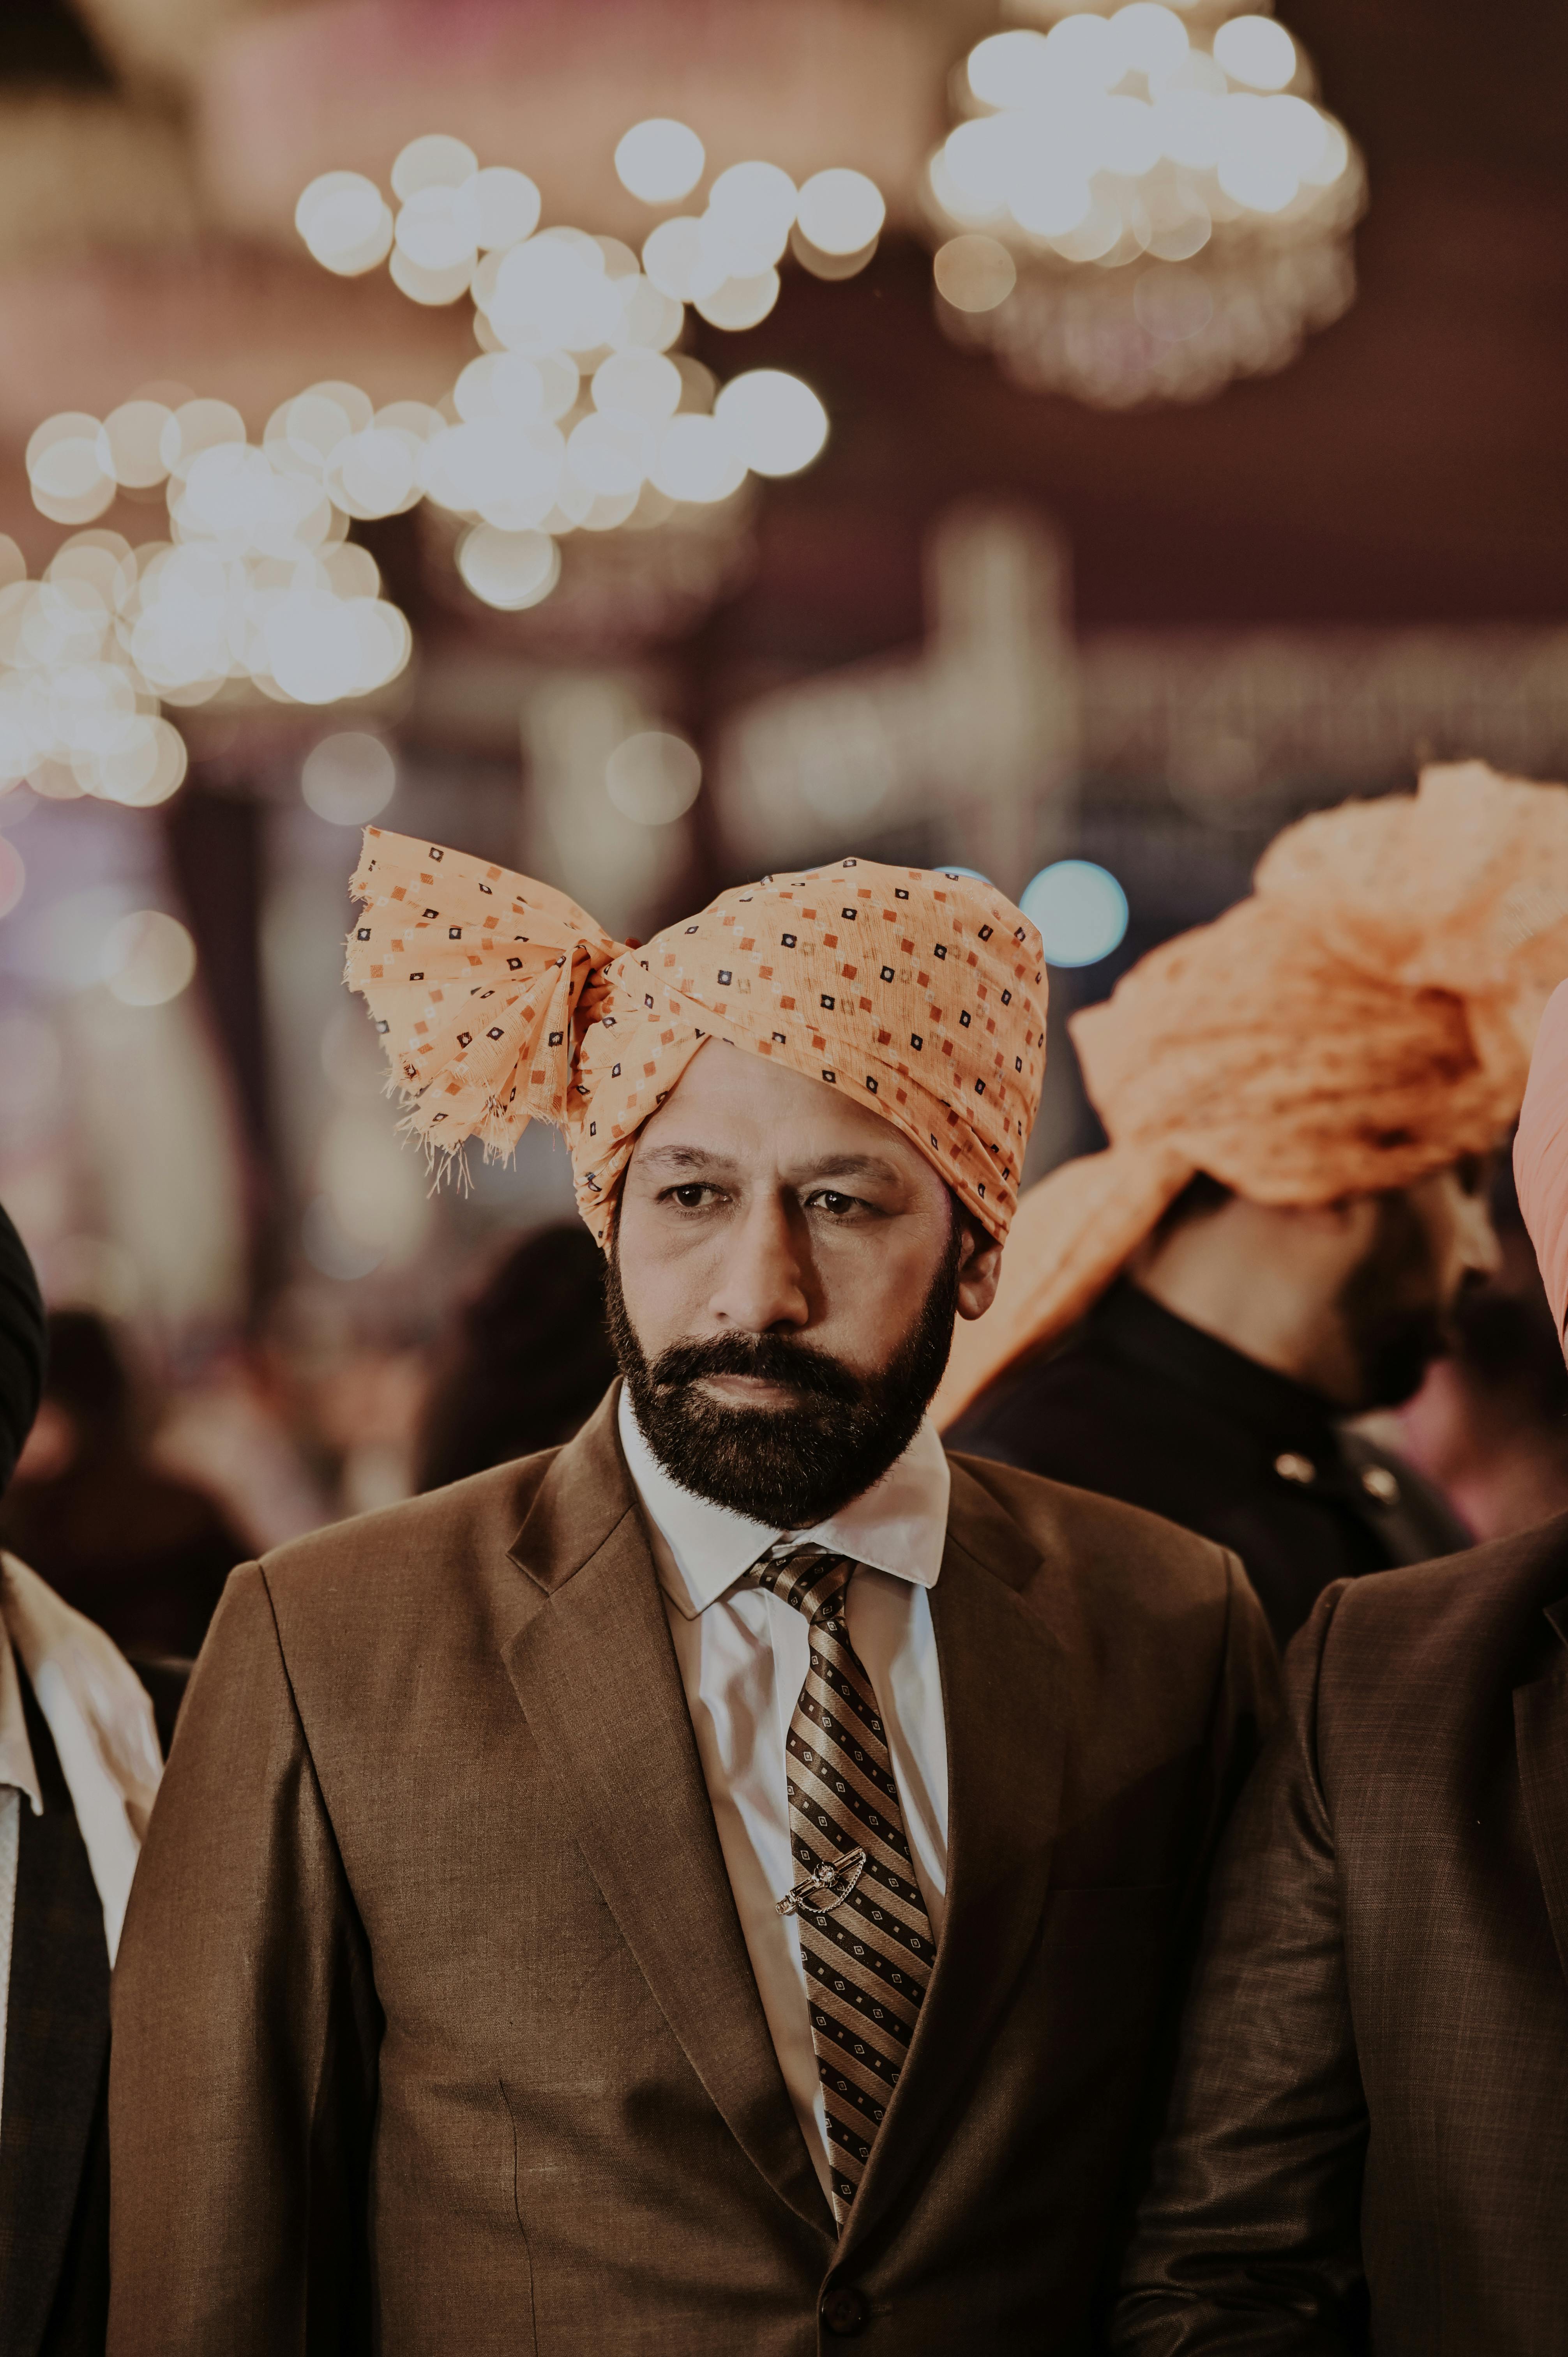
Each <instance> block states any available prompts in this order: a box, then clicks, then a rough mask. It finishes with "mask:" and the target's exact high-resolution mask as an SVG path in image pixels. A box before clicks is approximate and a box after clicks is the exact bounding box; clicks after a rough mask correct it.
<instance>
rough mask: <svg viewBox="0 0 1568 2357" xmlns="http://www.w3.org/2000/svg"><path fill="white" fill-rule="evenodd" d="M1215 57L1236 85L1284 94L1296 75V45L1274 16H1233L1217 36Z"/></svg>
mask: <svg viewBox="0 0 1568 2357" xmlns="http://www.w3.org/2000/svg"><path fill="white" fill-rule="evenodd" d="M1214 54H1215V57H1216V58H1217V59H1219V63H1220V64H1221V65H1222V66H1223V67H1224V69H1225V70H1226V72H1227V73H1228V74H1229V75H1230V79H1231V81H1241V82H1245V83H1247V84H1248V86H1249V88H1251V89H1252V90H1283V89H1284V87H1285V85H1286V83H1287V82H1288V81H1291V80H1292V78H1293V77H1294V73H1295V65H1296V58H1295V43H1294V41H1293V40H1292V39H1291V37H1290V35H1289V34H1288V33H1287V32H1286V31H1285V28H1284V27H1283V25H1276V24H1275V22H1274V20H1273V17H1272V16H1232V17H1231V19H1230V22H1229V24H1225V25H1221V26H1220V27H1219V30H1218V31H1217V32H1216V34H1215V36H1214Z"/></svg>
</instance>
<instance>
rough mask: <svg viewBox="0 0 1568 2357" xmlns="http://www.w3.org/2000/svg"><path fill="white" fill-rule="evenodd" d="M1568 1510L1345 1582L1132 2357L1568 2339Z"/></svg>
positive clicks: (1381, 2352)
mask: <svg viewBox="0 0 1568 2357" xmlns="http://www.w3.org/2000/svg"><path fill="white" fill-rule="evenodd" d="M1565 1590H1568V1518H1564V1519H1563V1520H1559V1521H1557V1522H1554V1523H1548V1524H1547V1525H1546V1526H1545V1527H1544V1528H1543V1529H1541V1530H1539V1531H1534V1532H1530V1533H1529V1534H1526V1535H1525V1536H1523V1537H1518V1538H1510V1539H1506V1540H1500V1541H1498V1542H1497V1543H1496V1544H1492V1545H1490V1546H1487V1547H1482V1548H1479V1549H1477V1550H1476V1551H1475V1552H1474V1553H1472V1554H1469V1555H1461V1556H1458V1557H1456V1558H1455V1559H1454V1560H1452V1561H1450V1562H1447V1563H1441V1564H1434V1565H1428V1566H1423V1567H1422V1568H1420V1569H1418V1570H1413V1571H1401V1572H1391V1573H1390V1574H1388V1575H1387V1576H1386V1577H1383V1578H1380V1579H1372V1580H1367V1581H1363V1582H1358V1583H1356V1584H1354V1585H1351V1586H1348V1587H1339V1588H1337V1589H1336V1590H1334V1591H1333V1592H1331V1593H1330V1594H1329V1595H1327V1596H1326V1597H1325V1598H1324V1599H1323V1601H1322V1603H1321V1604H1320V1605H1319V1607H1318V1609H1317V1611H1316V1615H1315V1617H1314V1619H1313V1620H1312V1623H1311V1625H1310V1627H1309V1628H1308V1629H1307V1630H1306V1631H1305V1632H1304V1633H1303V1635H1302V1636H1301V1638H1300V1639H1299V1640H1298V1641H1297V1643H1296V1645H1295V1646H1294V1648H1293V1651H1292V1655H1291V1659H1290V1662H1289V1664H1288V1667H1287V1684H1288V1692H1289V1710H1288V1719H1287V1721H1286V1723H1285V1724H1284V1725H1283V1727H1281V1729H1280V1730H1279V1731H1278V1732H1277V1733H1276V1736H1275V1738H1274V1739H1273V1743H1272V1744H1271V1746H1270V1748H1269V1750H1268V1752H1267V1753H1266V1755H1265V1758H1264V1760H1263V1761H1262V1763H1261V1764H1260V1766H1259V1769H1258V1771H1257V1773H1256V1775H1255V1776H1254V1778H1253V1781H1252V1782H1251V1786H1250V1788H1249V1790H1248V1792H1247V1793H1246V1795H1245V1797H1244V1799H1243V1800H1242V1803H1241V1804H1240V1808H1239V1809H1238V1811H1237V1813H1236V1817H1235V1820H1234V1822H1233V1824H1232V1827H1231V1831H1230V1835H1229V1837H1228V1840H1227V1842H1226V1845H1225V1847H1224V1849H1223V1851H1222V1853H1221V1859H1220V1863H1219V1867H1217V1869H1216V1876H1215V1894H1214V1899H1213V1902H1212V1909H1211V1913H1210V1918H1209V1925H1208V1932H1207V1935H1206V1953H1205V1957H1204V1961H1203V1963H1202V1965H1201V1968H1200V1974H1199V1977H1198V1981H1197V1986H1196V1990H1195V1995H1194V1998H1193V2002H1192V2006H1191V2009H1190V2013H1189V2016H1188V2019H1187V2026H1186V2029H1185V2033H1184V2042H1183V2049H1182V2054H1181V2060H1180V2064H1179V2069H1178V2076H1177V2080H1176V2091H1175V2095H1174V2100H1173V2105H1172V2110H1171V2114H1170V2119H1169V2126H1168V2131H1167V2135H1166V2137H1165V2142H1164V2143H1163V2145H1162V2147H1161V2148H1160V2151H1159V2154H1158V2156H1157V2159H1156V2165H1155V2177H1154V2181H1153V2185H1152V2189H1151V2190H1150V2192H1149V2195H1148V2197H1147V2200H1146V2201H1145V2203H1144V2210H1143V2213H1142V2217H1141V2222H1140V2227H1139V2232H1138V2236H1137V2240H1136V2243H1135V2245H1134V2247H1133V2253H1132V2255H1131V2260H1130V2264H1129V2267H1128V2271H1127V2276H1126V2283H1125V2292H1124V2297H1123V2298H1122V2304H1121V2308H1120V2310H1119V2315H1118V2328H1117V2331H1116V2333H1115V2335H1114V2339H1113V2346H1114V2347H1115V2348H1116V2350H1118V2351H1119V2352H1126V2357H1197V2352H1208V2351H1215V2352H1219V2351H1235V2352H1246V2357H1308V2352H1310V2357H1328V2352H1344V2351H1362V2350H1366V2349H1368V2348H1371V2349H1374V2350H1375V2351H1376V2352H1377V2357H1555V2352H1560V2351H1563V2350H1568V1645H1565V1642H1564V1641H1565V1639H1568V1595H1565Z"/></svg>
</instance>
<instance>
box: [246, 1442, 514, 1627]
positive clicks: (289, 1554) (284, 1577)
mask: <svg viewBox="0 0 1568 2357" xmlns="http://www.w3.org/2000/svg"><path fill="white" fill-rule="evenodd" d="M559 1454H560V1451H559V1450H558V1449H553V1448H551V1449H544V1450H542V1451H541V1452H540V1454H539V1455H537V1456H534V1457H523V1458H518V1459H517V1460H516V1461H515V1462H514V1463H511V1464H508V1465H498V1466H495V1467H492V1468H491V1469H490V1470H489V1471H488V1472H484V1473H474V1474H470V1475H469V1477H468V1479H467V1480H464V1481H454V1482H453V1483H452V1484H451V1485H450V1487H449V1488H447V1489H444V1490H431V1491H426V1492H425V1493H424V1496H422V1497H417V1498H405V1499H403V1500H402V1501H400V1502H399V1503H398V1504H397V1505H395V1506H382V1507H380V1508H378V1509H377V1511H376V1512H373V1513H368V1514H356V1515H354V1516H352V1517H351V1518H350V1519H349V1521H347V1522H342V1523H328V1525H327V1527H326V1528H325V1529H324V1530H319V1531H312V1532H310V1533H309V1534H307V1535H306V1537H304V1538H298V1539H290V1540H289V1541H288V1543H287V1544H285V1545H284V1546H280V1547H274V1548H273V1549H272V1550H271V1552H270V1553H269V1554H267V1555H263V1557H262V1559H261V1567H262V1571H263V1576H264V1577H265V1580H266V1584H267V1587H268V1590H269V1592H270V1593H271V1595H272V1597H273V1598H274V1603H293V1602H299V1601H302V1600H303V1599H305V1598H307V1597H310V1596H314V1595H322V1594H327V1593H331V1592H334V1591H339V1590H341V1589H343V1588H344V1587H349V1588H353V1589H355V1590H362V1591H366V1592H368V1593H371V1594H377V1593H384V1592H385V1590H386V1589H387V1588H388V1587H394V1586H396V1585H398V1584H399V1583H400V1582H401V1581H402V1580H403V1579H404V1578H406V1577H410V1576H413V1577H416V1578H417V1579H418V1580H419V1581H420V1582H421V1583H422V1585H423V1586H424V1587H425V1588H426V1589H428V1588H430V1587H432V1586H433V1585H434V1584H435V1582H437V1581H438V1580H439V1578H440V1577H442V1575H443V1573H444V1572H446V1571H447V1570H448V1569H449V1568H450V1567H452V1566H456V1565H460V1564H461V1563H463V1562H464V1561H466V1560H468V1559H471V1558H472V1557H474V1556H475V1555H478V1554H481V1553H483V1554H489V1555H493V1554H494V1553H495V1552H496V1551H497V1550H498V1549H499V1551H500V1552H502V1553H504V1552H505V1550H506V1549H507V1547H508V1546H510V1544H511V1542H512V1540H513V1539H514V1538H515V1537H516V1535H517V1533H518V1530H519V1528H520V1526H521V1523H522V1520H523V1518H524V1516H525V1515H526V1513H527V1512H528V1509H529V1507H530V1505H531V1504H532V1501H533V1498H534V1496H535V1494H536V1492H537V1491H538V1489H539V1486H540V1484H541V1482H542V1480H543V1479H544V1476H545V1475H546V1473H547V1472H548V1471H549V1469H550V1468H551V1466H552V1464H553V1462H554V1460H555V1458H557V1456H559Z"/></svg>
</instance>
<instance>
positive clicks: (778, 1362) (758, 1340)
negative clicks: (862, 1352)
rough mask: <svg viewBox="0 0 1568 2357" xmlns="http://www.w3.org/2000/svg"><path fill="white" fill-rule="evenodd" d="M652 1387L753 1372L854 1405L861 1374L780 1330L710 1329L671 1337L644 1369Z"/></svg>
mask: <svg viewBox="0 0 1568 2357" xmlns="http://www.w3.org/2000/svg"><path fill="white" fill-rule="evenodd" d="M648 1373H649V1380H650V1383H652V1385H653V1387H654V1389H655V1390H657V1391H661V1392H662V1391H683V1390H685V1389H686V1388H687V1387H688V1386H689V1385H691V1384H693V1383H701V1382H702V1381H703V1377H704V1376H707V1375H755V1376H758V1377H760V1378H761V1379H762V1380H763V1381H764V1382H766V1383H780V1384H783V1385H786V1386H787V1387H788V1388H789V1389H790V1390H791V1391H798V1392H802V1393H804V1394H807V1395H808V1396H810V1397H811V1398H814V1399H825V1400H833V1401H836V1402H837V1403H838V1404H839V1405H841V1406H849V1407H853V1406H855V1405H858V1403H859V1402H860V1401H861V1400H863V1399H864V1398H865V1384H864V1383H862V1381H861V1379H860V1377H859V1376H858V1375H856V1374H854V1373H852V1372H851V1371H850V1369H849V1368H848V1367H846V1366H844V1365H843V1364H842V1362H841V1361H839V1360H837V1359H835V1358H833V1357H832V1356H831V1354H830V1353H829V1352H828V1351H819V1350H818V1349H817V1348H816V1346H815V1344H814V1343H811V1342H798V1341H791V1340H789V1339H788V1338H787V1337H786V1336H784V1335H782V1334H714V1335H710V1336H708V1337H707V1338H706V1339H705V1340H703V1341H698V1342H671V1344H670V1345H669V1347H668V1349H666V1350H663V1351H660V1353H659V1356H658V1357H657V1358H656V1359H655V1360H654V1361H653V1362H652V1364H651V1366H650V1368H649V1370H648Z"/></svg>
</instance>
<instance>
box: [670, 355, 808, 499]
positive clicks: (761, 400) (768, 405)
mask: <svg viewBox="0 0 1568 2357" xmlns="http://www.w3.org/2000/svg"><path fill="white" fill-rule="evenodd" d="M677 422H680V421H677ZM714 423H715V424H716V425H717V426H718V428H719V431H720V432H721V434H722V435H723V436H724V437H725V441H726V442H727V443H728V445H729V447H730V448H731V449H732V450H733V451H734V453H735V455H736V457H737V458H738V459H740V460H741V462H742V463H743V464H744V465H745V466H746V467H749V468H751V470H752V472H753V473H754V474H757V475H797V474H799V473H800V469H801V468H802V467H809V466H810V465H811V461H812V459H813V458H814V457H816V456H817V454H818V452H819V451H820V450H821V449H822V445H823V443H824V442H825V441H826V440H827V438H828V413H827V411H826V410H825V409H824V408H823V407H822V403H821V402H820V401H819V400H818V399H817V396H816V394H815V393H813V392H812V391H811V386H810V385H809V384H804V383H802V382H801V381H800V378H799V377H798V376H789V375H788V374H787V373H786V372H785V371H784V370H782V369H752V370H750V371H747V373H746V375H745V376H737V377H733V378H732V379H731V380H730V382H729V383H728V384H726V385H725V388H724V391H723V392H722V393H720V394H719V395H718V398H717V399H716V400H715V402H714Z"/></svg>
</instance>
